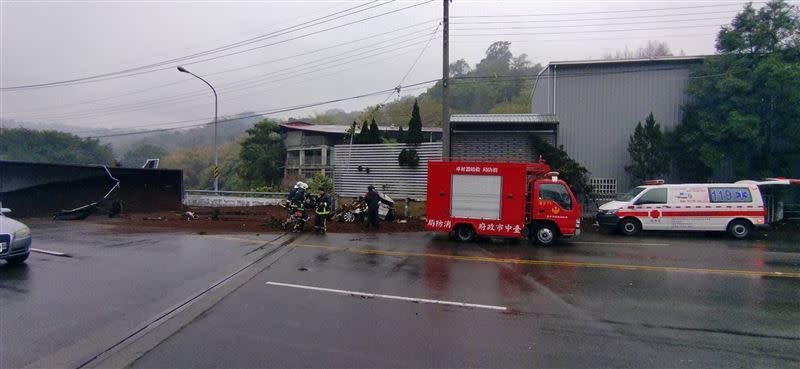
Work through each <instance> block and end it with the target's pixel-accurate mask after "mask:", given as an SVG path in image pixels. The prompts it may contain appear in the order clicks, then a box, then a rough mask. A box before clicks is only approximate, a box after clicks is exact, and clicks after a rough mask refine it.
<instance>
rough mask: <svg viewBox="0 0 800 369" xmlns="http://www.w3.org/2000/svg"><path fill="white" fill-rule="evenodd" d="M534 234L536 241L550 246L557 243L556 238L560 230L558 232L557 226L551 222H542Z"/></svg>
mask: <svg viewBox="0 0 800 369" xmlns="http://www.w3.org/2000/svg"><path fill="white" fill-rule="evenodd" d="M534 236H535V237H536V242H537V243H539V244H540V245H542V246H550V245H552V244H554V243H556V239H557V238H558V232H556V229H555V227H553V226H552V225H550V224H546V223H545V224H541V225H539V227H538V228H536V231H535V232H534Z"/></svg>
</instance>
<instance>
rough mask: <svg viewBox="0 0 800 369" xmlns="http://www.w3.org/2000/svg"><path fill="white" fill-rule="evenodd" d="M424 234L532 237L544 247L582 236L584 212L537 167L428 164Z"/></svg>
mask: <svg viewBox="0 0 800 369" xmlns="http://www.w3.org/2000/svg"><path fill="white" fill-rule="evenodd" d="M427 200H428V203H427V208H426V212H425V215H426V221H425V229H426V230H429V231H442V232H453V233H454V235H455V237H456V239H458V240H459V241H463V242H467V241H472V240H473V239H474V238H475V237H476V236H478V235H483V236H500V237H514V238H522V237H528V238H529V239H531V240H532V241H533V240H535V241H537V242H538V243H540V244H543V245H550V244H553V243H554V242H555V241H556V240H557V239H558V237H571V236H578V235H579V234H580V224H581V220H580V219H581V208H580V205H579V204H578V202H577V201H576V200H575V195H573V193H572V191H571V190H570V188H569V186H567V184H566V183H564V181H562V180H560V179H559V178H558V173H556V172H552V171H551V170H550V166H548V165H547V164H545V163H544V161H542V160H540V161H539V162H538V163H490V162H461V161H429V162H428V198H427Z"/></svg>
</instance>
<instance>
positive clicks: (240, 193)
mask: <svg viewBox="0 0 800 369" xmlns="http://www.w3.org/2000/svg"><path fill="white" fill-rule="evenodd" d="M184 192H186V194H187V195H205V196H230V197H265V198H284V197H286V192H252V191H213V190H185V191H184Z"/></svg>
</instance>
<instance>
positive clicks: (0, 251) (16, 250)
mask: <svg viewBox="0 0 800 369" xmlns="http://www.w3.org/2000/svg"><path fill="white" fill-rule="evenodd" d="M10 212H11V210H10V209H7V208H2V209H0V260H5V261H6V262H8V263H9V264H21V263H24V262H25V260H26V259H27V258H28V255H30V253H31V229H30V228H28V226H26V225H25V224H22V223H20V222H18V221H16V220H14V219H11V218H9V217H7V216H6V214H7V213H10Z"/></svg>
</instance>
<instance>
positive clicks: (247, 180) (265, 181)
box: [237, 119, 286, 187]
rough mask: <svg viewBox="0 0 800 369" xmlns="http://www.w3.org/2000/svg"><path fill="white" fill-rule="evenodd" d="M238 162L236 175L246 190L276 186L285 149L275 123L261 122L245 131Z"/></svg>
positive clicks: (281, 171) (281, 175)
mask: <svg viewBox="0 0 800 369" xmlns="http://www.w3.org/2000/svg"><path fill="white" fill-rule="evenodd" d="M239 159H240V160H241V163H240V164H239V168H238V171H237V173H238V174H239V177H240V178H241V179H242V181H243V182H244V184H245V185H247V186H248V187H256V186H261V185H277V184H278V183H280V180H281V178H282V177H283V165H284V161H285V159H286V149H285V148H284V146H283V141H282V140H281V135H280V133H278V124H277V123H275V122H273V121H270V120H267V119H265V120H262V121H260V122H258V123H256V124H255V125H254V126H253V128H250V129H248V130H247V136H246V137H245V139H244V140H243V141H242V143H241V151H240V152H239Z"/></svg>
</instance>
